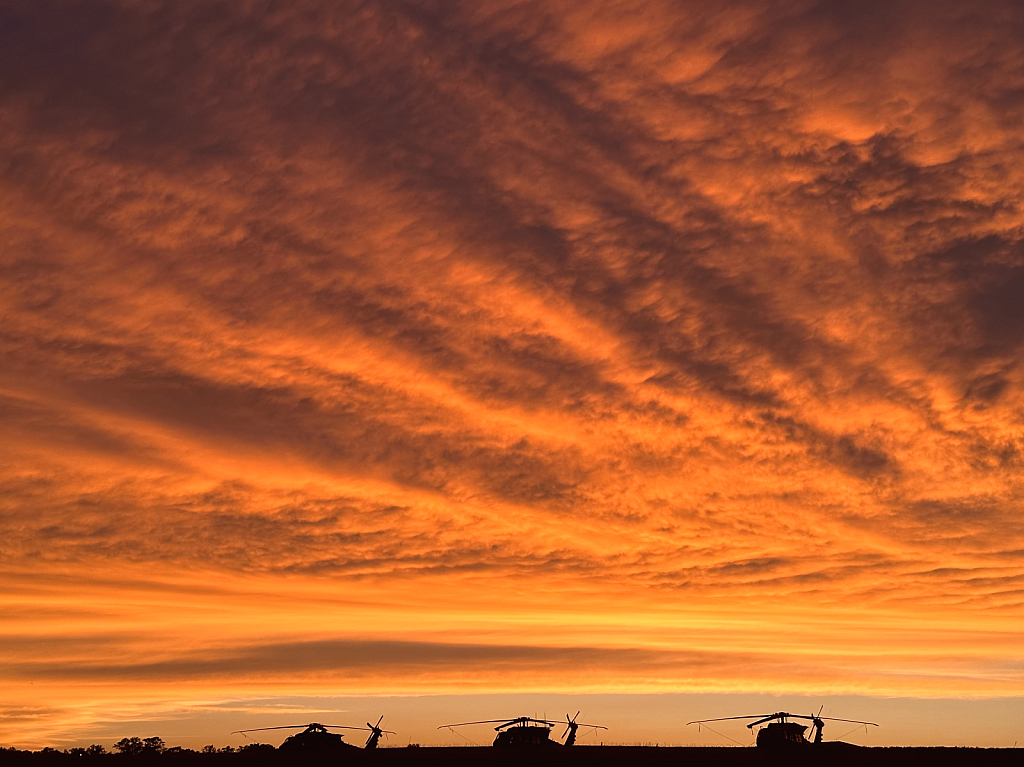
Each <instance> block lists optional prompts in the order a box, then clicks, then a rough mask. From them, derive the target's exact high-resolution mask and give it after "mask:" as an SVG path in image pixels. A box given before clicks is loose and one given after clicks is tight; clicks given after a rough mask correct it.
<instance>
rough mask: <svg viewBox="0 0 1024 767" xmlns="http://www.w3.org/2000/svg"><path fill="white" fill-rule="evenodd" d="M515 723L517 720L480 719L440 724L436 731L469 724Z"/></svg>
mask: <svg viewBox="0 0 1024 767" xmlns="http://www.w3.org/2000/svg"><path fill="white" fill-rule="evenodd" d="M517 721H518V720H517V719H512V720H508V719H481V720H480V721H479V722H456V723H455V724H442V725H441V726H440V727H438V728H437V729H439V730H443V729H445V728H447V727H465V726H466V725H469V724H497V723H499V722H500V723H502V724H504V723H506V722H509V723H515V722H517Z"/></svg>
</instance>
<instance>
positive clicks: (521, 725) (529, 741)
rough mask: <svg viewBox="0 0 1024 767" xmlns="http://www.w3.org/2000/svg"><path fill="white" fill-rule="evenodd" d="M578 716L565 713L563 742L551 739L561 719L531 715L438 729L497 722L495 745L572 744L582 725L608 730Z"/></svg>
mask: <svg viewBox="0 0 1024 767" xmlns="http://www.w3.org/2000/svg"><path fill="white" fill-rule="evenodd" d="M579 715H580V712H579V711H577V712H576V716H574V717H572V719H570V718H569V715H568V714H566V715H565V732H563V733H562V738H564V742H563V743H559V742H558V741H557V740H551V728H552V727H554V726H555V725H556V724H561V722H560V721H551V720H549V719H533V718H532V717H529V716H520V717H518V718H516V719H484V720H482V721H479V722H458V723H456V724H442V725H441V726H440V727H438V728H437V729H439V730H443V729H448V728H451V727H465V726H467V725H471V724H497V725H498V726H497V727H495V728H494V729H495V730H497V731H498V734H497V736H496V737H495V738H494V743H493V745H495V746H571V745H573V744H574V743H575V742H576V731H577V730H578V729H579V728H580V727H593V728H595V729H598V730H607V729H608V728H607V727H603V726H601V725H599V724H582V723H579V722H577V721H576V717H578V716H579Z"/></svg>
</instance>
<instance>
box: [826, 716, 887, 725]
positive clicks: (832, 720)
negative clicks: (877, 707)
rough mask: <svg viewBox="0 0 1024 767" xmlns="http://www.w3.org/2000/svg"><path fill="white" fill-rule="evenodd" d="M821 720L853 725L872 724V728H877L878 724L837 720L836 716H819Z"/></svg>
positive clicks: (853, 720)
mask: <svg viewBox="0 0 1024 767" xmlns="http://www.w3.org/2000/svg"><path fill="white" fill-rule="evenodd" d="M818 718H819V719H825V720H827V721H829V722H850V723H851V724H870V725H871V726H872V727H877V726H878V722H862V721H860V720H859V719H836V718H835V717H834V716H819V717H818Z"/></svg>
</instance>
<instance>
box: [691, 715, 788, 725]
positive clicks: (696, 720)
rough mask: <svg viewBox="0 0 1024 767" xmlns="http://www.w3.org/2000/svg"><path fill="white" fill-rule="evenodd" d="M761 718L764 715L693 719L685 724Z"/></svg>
mask: <svg viewBox="0 0 1024 767" xmlns="http://www.w3.org/2000/svg"><path fill="white" fill-rule="evenodd" d="M762 716H765V714H751V715H750V716H721V717H719V718H718V719H694V720H693V721H692V722H687V724H703V723H704V722H725V721H728V720H730V719H757V718H758V717H762ZM771 716H775V714H772V715H771ZM769 718H771V717H769Z"/></svg>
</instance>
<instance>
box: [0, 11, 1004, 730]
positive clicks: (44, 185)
mask: <svg viewBox="0 0 1024 767" xmlns="http://www.w3.org/2000/svg"><path fill="white" fill-rule="evenodd" d="M1022 40H1024V10H1022V8H1021V7H1020V5H1019V3H1014V2H994V1H993V2H984V3H975V4H971V5H970V6H965V5H964V4H962V3H954V2H947V3H943V2H938V3H936V2H895V3H893V2H885V3H873V2H866V3H857V4H855V5H850V4H836V3H828V2H819V3H815V2H793V3H777V2H772V3H768V2H728V3H724V4H720V5H719V6H716V7H715V8H714V9H709V8H708V7H707V4H705V3H686V2H683V3H679V2H673V3H668V2H653V1H652V2H646V3H639V2H621V3H602V4H599V5H597V4H580V3H575V2H536V3H535V2H522V3H514V2H503V3H490V2H482V3H481V2H472V3H460V2H387V3H385V2H379V3H378V2H360V3H356V2H351V3H348V2H343V3H329V2H314V1H312V0H297V1H296V2H291V3H273V2H256V1H255V0H253V1H252V2H231V3H229V2H220V3H218V2H189V1H188V0H183V1H176V2H166V3H162V2H129V1H128V0H125V1H124V2H114V1H113V0H111V1H108V2H104V1H103V0H95V1H92V2H78V3H71V4H68V3H55V2H47V1H46V0H32V1H31V2H29V1H28V0H25V2H11V3H6V4H5V6H4V8H3V10H2V11H0V69H2V71H4V72H5V73H6V76H5V77H4V78H3V82H2V83H0V147H2V155H3V158H4V160H3V164H2V165H0V197H2V203H0V204H2V210H3V214H2V216H0V227H2V230H3V231H2V238H3V242H4V243H5V245H4V247H3V249H2V250H0V259H2V261H0V264H2V267H0V268H2V269H3V280H2V281H0V307H2V312H3V324H2V327H0V361H2V364H0V417H2V419H3V422H4V430H3V436H2V438H0V461H2V466H3V471H2V477H0V484H2V494H0V508H2V509H3V516H2V522H0V523H2V525H3V536H2V537H0V551H2V552H3V561H4V563H5V564H4V576H3V577H4V578H5V583H6V584H7V585H8V586H9V588H8V589H7V590H6V593H7V594H8V595H9V596H8V597H7V598H8V600H9V603H8V604H6V606H5V609H6V610H7V612H6V613H5V615H6V616H7V618H8V620H9V626H10V629H9V632H10V635H11V637H14V636H25V635H38V636H40V637H43V636H49V635H50V634H51V633H52V631H53V630H54V627H55V626H56V625H58V623H60V622H61V621H64V623H63V624H61V625H64V626H65V630H67V631H69V632H70V633H73V634H75V635H76V636H81V637H82V642H84V643H85V644H88V646H89V649H88V652H87V653H86V654H85V655H84V656H83V657H82V659H80V661H81V662H79V661H75V663H73V664H71V665H66V664H64V665H62V663H60V662H58V659H57V658H56V655H57V654H58V653H57V650H56V649H51V651H52V653H53V655H54V658H51V659H50V660H47V659H46V658H45V657H36V656H33V657H34V660H32V662H28V660H27V659H25V658H22V660H24V661H25V664H26V665H24V666H23V667H22V666H19V668H21V671H19V676H21V677H24V678H25V679H28V677H30V676H31V675H32V674H33V673H35V672H38V678H39V679H40V680H44V679H45V680H49V682H48V683H52V682H53V680H55V679H58V678H60V676H61V674H65V675H66V677H67V679H68V680H71V681H74V680H79V681H81V680H82V679H85V678H86V677H88V678H89V679H90V680H94V679H95V678H105V679H111V680H113V679H117V678H119V677H125V678H133V679H144V680H146V681H147V683H152V684H154V685H158V684H161V683H162V681H161V680H164V679H167V678H172V677H174V676H175V675H177V674H179V673H180V675H184V676H190V678H191V677H194V678H196V679H200V680H202V679H206V680H209V679H215V678H216V679H224V678H237V679H239V680H241V679H243V678H244V679H245V680H248V681H247V682H246V683H253V684H256V683H257V682H256V681H253V677H252V675H247V674H244V673H243V672H242V671H241V670H240V669H242V667H243V666H245V667H249V666H252V665H256V666H264V667H266V668H267V669H268V670H267V672H266V673H267V675H268V678H270V677H274V678H276V676H275V675H279V674H280V675H286V674H287V673H288V671H289V669H290V670H291V671H294V672H295V674H296V675H298V676H300V677H301V676H302V675H304V674H307V672H309V670H310V667H311V666H310V664H311V663H312V664H313V665H316V666H318V667H323V668H324V669H326V670H325V671H324V673H325V674H326V675H327V676H328V677H330V675H331V674H334V675H335V677H336V678H337V679H340V680H341V679H348V680H351V679H355V678H357V677H358V679H359V680H360V681H358V682H352V684H354V685H355V686H356V687H358V688H359V689H378V688H379V689H383V688H384V687H385V686H387V687H388V688H389V689H401V688H402V685H403V684H408V685H412V686H415V685H418V684H420V683H423V684H434V685H443V684H454V683H455V681H457V680H465V679H466V677H465V675H464V673H463V671H461V670H459V668H460V663H461V661H463V660H467V661H472V663H471V664H470V666H471V670H472V673H478V674H479V673H483V672H481V671H480V669H485V670H486V669H488V668H490V669H497V671H495V672H494V673H493V674H491V675H486V674H485V675H484V677H478V678H486V679H487V680H488V684H492V685H493V686H494V687H495V688H497V687H501V685H502V684H503V682H502V679H506V677H505V676H503V672H502V671H501V670H502V669H504V668H506V665H505V662H506V660H508V659H514V661H515V663H516V664H522V665H525V666H530V667H534V668H535V669H536V670H537V674H538V676H537V678H538V679H539V680H541V682H539V683H541V684H547V683H549V682H550V680H551V678H552V677H550V676H548V675H547V674H548V670H549V669H550V668H551V667H552V666H553V665H556V664H564V663H570V664H572V665H575V666H578V667H579V668H584V669H586V672H585V673H583V672H581V674H582V676H581V677H580V681H581V684H582V683H584V682H585V683H586V684H587V685H589V686H590V687H592V688H600V686H601V685H602V684H607V685H609V686H613V687H614V686H615V685H626V686H632V687H644V685H649V684H653V683H654V682H653V681H652V679H653V678H654V677H657V676H659V674H660V675H661V676H662V677H664V678H665V679H668V680H670V683H671V684H672V685H676V687H678V688H702V687H704V688H708V687H714V688H715V689H728V688H730V687H733V688H737V689H741V688H744V686H748V687H749V685H751V684H759V685H768V686H771V685H783V686H784V685H785V684H787V682H785V679H787V678H788V679H800V680H801V681H800V684H801V685H803V688H804V689H807V688H808V686H813V685H814V684H820V685H822V686H823V687H827V688H828V689H842V688H846V689H853V688H857V689H872V690H875V691H879V692H891V691H895V690H913V691H915V692H929V691H932V692H934V691H935V690H943V689H948V688H949V687H951V686H957V689H961V690H964V689H967V688H969V690H968V691H969V692H971V693H973V694H987V693H993V694H996V693H999V694H1002V693H1004V692H1005V689H1008V688H1007V687H1006V684H1008V682H1007V681H1006V680H1007V679H1009V675H1010V671H1009V670H1008V669H1011V667H1012V665H1013V663H1014V662H1015V661H1014V658H1016V657H1019V648H1018V649H1017V650H1015V649H1014V644H1013V641H1012V632H1011V630H1010V627H1011V625H1012V624H1013V622H1014V621H1019V618H1020V610H1021V595H1022V590H1021V581H1022V577H1024V574H1022V570H1021V559H1020V552H1021V550H1022V548H1024V531H1022V527H1021V518H1020V514H1019V509H1020V507H1021V503H1022V501H1024V482H1022V477H1024V452H1022V451H1024V439H1022V436H1021V434H1022V425H1024V397H1022V394H1024V302H1022V301H1021V300H1020V297H1021V295H1022V294H1024V244H1022V232H1024V228H1022V225H1024V218H1022V210H1021V203H1022V199H1024V164H1022V163H1021V162H1020V158H1021V156H1022V152H1024V136H1022V134H1021V131H1020V125H1021V124H1022V123H1024V44H1022V42H1021V41H1022ZM69 584H74V585H73V587H71V586H69ZM69 588H70V589H71V591H69ZM339 593H344V594H345V595H346V596H345V597H344V598H340V597H339V596H338V594H339ZM118 595H120V596H118ZM243 595H249V597H250V598H252V599H250V601H248V602H246V603H245V607H244V608H243V607H242V606H239V605H238V604H237V600H238V599H239V598H242V596H243ZM253 597H255V598H253ZM346 600H347V601H346ZM779 603H783V604H788V605H792V607H791V609H792V610H793V611H794V612H793V613H792V614H794V615H799V616H800V618H799V621H798V622H802V624H801V626H799V627H798V626H796V625H795V623H794V622H793V619H792V616H790V617H786V618H784V617H780V616H779V614H778V612H777V611H776V610H775V607H774V605H777V604H779ZM62 605H63V607H62ZM954 608H955V609H954ZM176 611H177V612H180V611H185V612H186V613H187V614H189V615H192V616H193V617H194V619H195V621H196V624H195V626H194V628H193V631H192V633H191V635H190V636H191V639H187V638H186V635H185V634H184V633H182V630H181V627H180V626H178V625H176V624H175V621H174V620H173V618H172V617H169V616H170V615H173V614H174V613H175V612H176ZM965 615H970V616H971V619H970V621H969V622H970V623H971V625H972V628H971V629H970V630H967V629H965V628H963V624H964V620H965V619H964V616H965ZM352 616H356V617H352ZM541 616H543V621H542V622H541V623H543V625H545V626H546V628H545V629H544V631H543V632H542V631H541V630H540V629H538V628H537V626H538V625H541V624H539V623H538V622H537V620H538V618H539V617H541ZM897 626H903V627H904V630H903V633H900V630H898V629H897ZM908 626H909V628H907V627H908ZM680 627H682V628H680ZM120 631H124V632H127V633H126V635H125V636H127V637H129V638H127V639H124V640H123V642H122V641H121V640H118V641H117V642H112V641H108V638H109V636H112V635H113V634H116V633H117V632H120ZM861 631H863V633H858V632H861ZM975 631H977V632H981V633H980V634H975V633H972V632H975ZM111 632H113V634H112V633H111ZM446 632H447V633H446ZM495 632H497V633H495ZM90 636H92V637H93V638H94V639H95V640H96V641H95V642H94V643H93V644H89V641H91V640H89V639H88V638H89V637H90ZM580 637H583V639H584V640H585V641H581V639H580ZM744 637H746V638H748V639H749V638H751V637H757V639H758V640H759V641H760V640H762V639H764V642H765V649H764V653H766V654H765V655H764V656H761V655H758V656H757V657H756V658H751V659H750V660H749V663H746V664H745V663H744V662H743V661H742V652H741V649H742V647H744V644H743V643H744V641H745V640H744ZM101 640H102V641H101ZM190 642H191V644H190ZM253 642H262V644H260V645H258V647H257V648H256V649H253V644H252V643H253ZM332 642H333V643H336V644H330V643H332ZM374 642H378V643H379V642H391V643H392V644H378V645H374V644H373V643H374ZM403 642H404V643H406V644H401V643H403ZM794 642H797V643H799V642H805V643H807V645H808V647H810V646H811V645H813V646H815V647H822V646H829V647H833V648H835V649H836V650H837V651H838V650H840V649H841V650H842V652H844V653H848V654H849V657H850V658H851V661H850V663H849V664H844V663H837V662H833V661H829V660H827V659H824V658H823V657H822V658H818V659H817V660H814V661H813V662H811V663H810V665H808V666H806V667H804V668H803V671H799V670H794V669H793V668H792V667H791V666H790V665H788V661H787V660H786V659H785V657H784V655H783V653H784V650H785V649H786V648H791V647H793V646H795V645H794V644H793V643H794ZM345 643H349V644H345ZM396 643H398V644H396ZM654 645H657V648H655V647H654ZM5 646H6V645H5ZM84 646H85V645H83V647H84ZM46 647H51V648H52V645H40V648H42V649H40V650H39V652H42V650H43V649H45V648H46ZM114 647H117V648H119V649H116V650H115V649H112V648H114ZM195 647H201V648H202V649H201V650H196V652H201V657H199V656H193V655H189V653H188V652H186V648H195ZM373 647H377V649H376V650H373V649H372V648H373ZM11 648H12V649H9V650H5V651H4V652H5V653H7V654H8V658H7V663H8V668H13V666H11V665H10V664H12V663H16V662H18V663H20V661H18V660H17V659H18V658H21V656H20V655H18V653H20V652H21V651H20V650H18V651H16V650H15V649H13V648H14V645H11ZM126 648H127V649H126ZM246 648H249V649H246ZM260 648H262V649H260ZM273 648H285V649H283V650H280V652H279V651H278V650H275V649H273ZM481 648H483V649H481ZM488 648H489V649H488ZM772 648H775V649H774V650H773V649H772ZM951 648H960V650H959V651H960V652H962V654H963V655H964V656H965V658H966V659H965V660H963V665H962V666H959V665H956V664H957V663H960V661H955V660H951V659H953V658H955V657H957V655H956V652H955V651H954V650H953V649H951ZM964 648H967V649H966V650H965V649H964ZM286 650H287V651H286ZM776 651H777V652H776ZM76 652H77V651H76ZM83 652H85V651H84V650H83ZM189 652H190V651H189ZM773 652H776V654H775V655H772V653H773ZM374 653H377V655H374ZM381 653H384V655H387V657H386V658H385V657H384V655H381ZM387 653H390V655H388V654H387ZM488 653H491V654H490V655H488ZM686 653H693V654H692V655H686ZM858 653H859V654H858ZM43 654H44V655H45V653H43ZM123 654H128V655H130V656H131V657H132V660H131V662H130V663H128V662H127V661H123V659H121V658H120V656H121V655H123ZM154 654H155V655H157V656H159V658H158V659H157V660H152V661H146V660H144V656H145V657H149V656H151V655H154ZM136 656H137V657H136ZM292 658H307V659H309V658H312V659H314V660H315V663H314V661H287V662H286V661H284V660H281V659H292ZM337 658H349V659H354V660H351V662H349V661H345V662H344V663H342V662H341V661H337V662H334V661H332V660H330V659H335V660H336V659H337ZM400 658H410V659H414V661H415V662H413V661H412V660H410V661H409V662H408V663H404V664H403V663H398V659H400ZM773 658H774V660H772V659H773ZM275 659H277V660H275ZM503 659H504V660H503ZM912 659H916V660H912ZM509 662H510V663H511V661H509ZM289 663H291V664H292V665H291V666H289ZM147 664H148V665H147ZM773 664H778V665H777V666H775V665H773ZM908 664H910V665H913V664H917V665H916V666H914V671H913V674H910V675H909V676H908V675H902V676H901V672H900V671H899V669H901V668H908V667H909V666H908ZM950 664H953V666H956V668H957V669H959V671H957V674H958V675H957V676H956V680H955V681H951V680H952V679H953V677H951V676H950V675H949V673H947V671H946V670H943V669H947V670H948V669H949V668H951V667H952V666H951V665H950ZM637 667H641V668H646V669H648V671H649V673H639V672H638V673H637V674H633V673H632V672H630V673H626V672H625V671H623V669H627V668H637ZM602 668H604V669H607V672H606V673H605V674H604V676H602V673H603V672H602V671H601V669H602ZM764 668H769V669H776V668H777V669H781V670H779V671H778V673H776V672H775V671H772V673H771V674H769V675H768V676H769V677H770V678H768V677H765V676H763V675H762V674H761V671H759V670H758V669H764ZM33 669H35V672H33ZM61 669H63V671H62V670H61ZM83 669H87V671H86V670H83ZM190 669H191V671H190ZM218 669H219V671H218ZM354 669H356V670H359V669H361V670H359V673H358V674H357V673H355V672H354V671H353V670H354ZM865 669H866V670H865ZM193 672H194V673H193ZM388 673H393V674H394V675H395V676H394V677H393V678H386V677H387V674H388ZM467 673H468V672H467ZM26 675H27V676H26ZM787 675H788V676H787ZM335 677H332V678H335ZM911 677H913V680H911ZM403 679H404V680H406V681H405V682H403V681H402V680H403ZM545 679H547V680H548V682H544V681H543V680H545ZM965 679H967V680H970V681H968V682H964V680H965ZM367 680H369V681H367ZM373 680H377V681H376V682H374V681H373ZM417 680H419V681H417ZM423 680H427V681H426V682H423ZM445 680H448V681H447V682H446V681H445ZM922 680H923V681H922ZM929 680H930V681H929ZM257 681H258V680H257ZM197 683H198V682H197ZM206 683H207V682H203V684H206ZM218 683H219V682H218ZM239 683H240V684H241V682H239ZM209 684H210V685H214V683H213V682H209ZM374 684H377V685H378V687H376V688H375V687H374ZM516 684H519V682H516ZM914 685H917V686H914ZM25 689H27V688H25ZM204 689H206V688H204ZM209 689H215V685H214V686H213V687H210V688H209ZM25 695H26V696H28V695H29V693H27V692H26V693H25ZM26 700H28V698H26ZM25 705H26V706H29V708H26V709H25V710H30V709H31V705H33V704H31V701H29V702H27V703H26V704H25ZM32 710H34V709H32Z"/></svg>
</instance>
